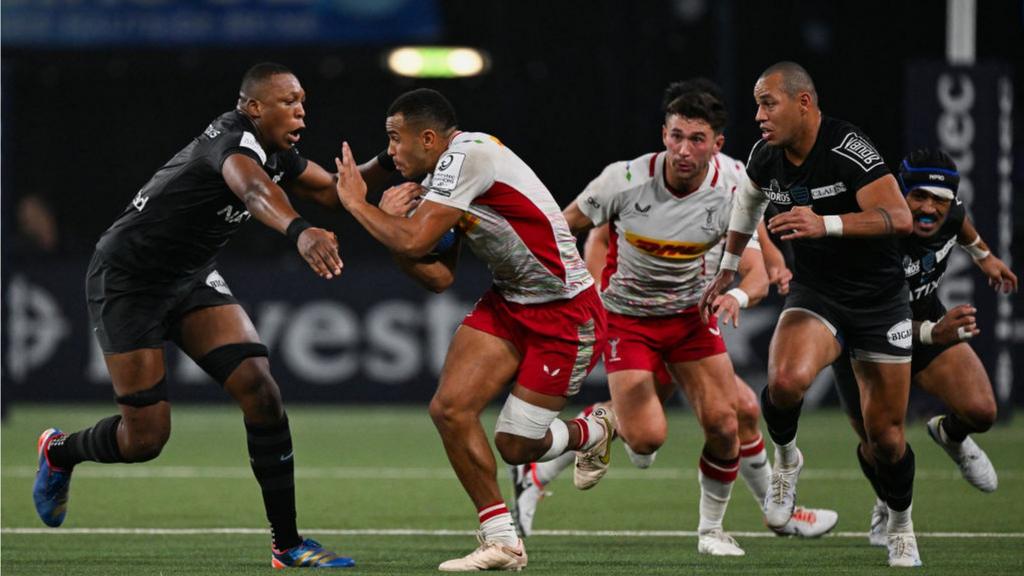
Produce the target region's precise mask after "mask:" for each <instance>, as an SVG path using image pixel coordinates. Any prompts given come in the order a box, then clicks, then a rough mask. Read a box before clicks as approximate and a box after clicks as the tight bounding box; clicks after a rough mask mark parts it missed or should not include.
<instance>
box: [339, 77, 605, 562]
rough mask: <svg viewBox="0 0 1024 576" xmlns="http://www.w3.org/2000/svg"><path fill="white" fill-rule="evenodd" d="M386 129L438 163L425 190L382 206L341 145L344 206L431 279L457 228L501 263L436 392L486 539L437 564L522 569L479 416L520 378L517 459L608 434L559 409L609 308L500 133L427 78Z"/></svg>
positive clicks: (439, 415) (505, 415)
mask: <svg viewBox="0 0 1024 576" xmlns="http://www.w3.org/2000/svg"><path fill="white" fill-rule="evenodd" d="M386 127H387V132H388V138H389V145H388V156H389V157H390V159H391V160H392V161H393V163H394V165H395V167H396V168H397V169H398V170H399V171H400V172H401V173H402V175H403V176H405V177H406V178H412V177H417V176H420V175H423V174H428V175H427V176H426V177H425V178H424V180H423V181H422V189H425V190H426V194H425V196H423V198H422V201H421V200H420V194H421V192H422V189H421V187H420V186H419V185H416V184H411V183H409V184H404V185H402V186H398V187H395V188H392V189H390V190H389V191H387V192H385V194H384V197H383V200H382V201H381V207H380V208H378V207H376V206H373V205H371V204H369V203H367V202H366V184H365V183H364V182H363V180H362V178H361V176H360V175H359V172H358V170H357V168H356V164H355V162H354V160H353V158H352V153H351V151H350V150H349V148H348V144H344V145H343V150H342V153H343V158H344V160H338V161H337V164H338V170H339V181H338V196H339V198H340V200H341V203H342V205H343V206H344V207H345V209H346V210H348V211H349V212H350V213H351V214H352V215H353V216H354V217H355V218H356V220H357V221H359V223H360V224H362V225H363V227H364V228H366V230H367V231H368V232H370V234H371V235H373V236H374V237H375V238H376V239H377V240H379V241H380V242H381V243H383V244H384V245H385V246H387V247H388V248H389V249H390V250H391V251H392V252H393V253H394V254H395V256H396V258H397V259H398V261H399V264H400V265H401V266H402V268H403V270H404V271H405V272H407V273H408V274H410V275H411V276H413V277H414V278H416V279H417V280H419V281H420V282H421V283H423V284H424V285H426V286H427V287H428V288H430V289H431V290H434V291H438V292H440V291H442V290H444V289H446V288H447V287H448V286H450V285H451V283H452V282H453V281H454V272H455V260H456V255H457V247H453V248H449V249H447V250H445V249H441V248H439V247H438V242H439V241H440V240H442V239H443V238H444V237H445V236H446V234H447V233H448V231H449V230H450V229H451V228H452V227H453V226H457V227H458V230H459V232H458V234H457V236H458V237H459V238H464V239H465V241H466V242H467V243H468V244H469V246H470V248H472V250H473V251H474V252H475V253H476V254H477V256H478V257H480V258H481V259H482V260H484V261H485V262H486V263H487V265H488V267H489V268H490V269H491V271H492V273H493V274H494V286H493V288H492V289H491V290H489V291H488V292H487V293H485V294H484V296H483V297H482V298H480V300H479V301H478V302H477V304H476V307H475V308H474V309H473V311H471V312H470V313H469V314H468V315H467V316H466V318H465V320H463V323H462V325H461V326H460V327H459V329H458V330H457V331H456V333H455V335H454V337H453V338H452V342H451V345H450V347H449V349H448V356H447V358H446V359H445V365H444V369H443V370H442V373H441V380H440V383H439V385H438V389H437V392H436V394H435V395H434V398H433V400H432V401H431V403H430V415H431V417H432V418H433V420H434V424H435V425H436V426H437V429H438V431H439V432H440V434H441V439H442V441H443V443H444V447H445V451H446V452H447V453H448V459H449V461H450V462H451V464H452V468H453V469H454V470H455V473H456V475H457V476H458V478H459V481H460V482H461V483H462V486H463V488H464V489H465V490H466V492H467V493H468V494H469V497H470V499H471V500H472V501H473V503H474V504H475V505H476V507H477V512H478V518H479V520H480V532H479V540H480V546H479V547H478V548H477V549H476V550H474V551H473V552H471V553H470V554H468V555H467V556H465V557H462V558H456V559H453V560H449V561H447V562H444V563H442V564H441V565H440V566H439V569H440V570H442V571H454V572H464V571H476V570H482V569H505V570H518V569H521V568H522V567H524V566H526V551H525V549H524V548H523V544H522V541H521V540H520V539H519V537H518V536H517V535H516V532H515V527H514V525H513V523H512V518H511V515H510V514H509V512H508V508H507V507H506V505H505V502H504V500H503V499H502V497H501V492H500V490H499V489H498V482H497V479H496V464H495V459H494V455H493V453H492V452H491V449H490V446H489V445H488V441H487V436H486V434H485V433H484V430H483V427H482V426H481V425H480V420H479V415H480V412H481V411H483V409H484V408H485V407H486V406H487V405H488V404H489V403H490V401H491V400H492V399H493V398H494V397H495V396H497V395H498V394H499V393H501V392H502V391H503V390H505V389H506V387H507V386H508V384H509V383H510V382H513V386H512V392H511V394H509V396H508V399H507V401H506V402H505V406H504V408H503V409H502V410H501V413H500V414H499V416H498V422H497V425H496V427H495V434H494V444H495V446H496V447H497V448H498V451H499V452H500V453H501V455H502V458H503V459H504V460H505V461H506V462H508V463H510V464H518V463H527V462H532V461H536V460H541V461H543V460H549V459H551V458H555V457H557V456H559V455H561V454H562V453H564V452H566V451H567V450H589V449H591V448H593V447H595V446H597V447H601V446H606V445H607V444H608V442H609V441H610V439H611V436H612V434H613V433H614V430H613V429H612V424H611V417H610V415H609V414H607V412H606V411H604V410H601V411H595V412H594V413H593V414H590V415H588V416H586V417H583V418H576V419H572V420H569V421H563V420H559V419H558V418H557V416H558V412H559V410H561V409H562V407H563V406H564V405H565V403H566V402H567V399H568V397H569V396H572V395H573V394H575V393H576V392H577V391H578V390H579V387H580V385H581V384H582V382H583V379H584V377H585V376H586V375H587V373H588V372H589V371H590V369H591V368H592V367H593V366H594V364H595V363H596V362H597V359H598V357H599V356H600V354H601V353H602V351H603V349H604V345H605V315H604V309H603V307H602V306H601V301H600V297H599V296H598V294H597V291H596V290H595V289H594V286H593V284H594V282H593V279H592V278H591V277H590V274H589V273H588V272H587V270H586V266H585V265H584V263H583V259H582V258H581V257H580V254H579V251H578V250H577V248H576V241H575V238H573V236H572V234H570V232H569V226H568V224H567V223H566V221H565V218H564V217H563V216H562V213H561V211H560V209H559V206H558V204H557V203H556V202H555V200H554V198H553V197H552V196H551V194H550V192H548V190H547V188H546V187H545V186H544V184H543V183H541V181H540V179H538V178H537V176H536V174H534V173H533V171H532V170H531V169H530V168H529V166H527V165H526V163H524V162H523V161H522V160H521V159H520V158H519V157H518V156H516V155H515V154H514V153H513V152H512V151H511V150H509V149H508V148H507V147H505V146H504V145H502V144H501V142H500V141H498V139H496V138H494V137H493V136H490V135H487V134H483V133H479V132H462V131H459V130H458V129H457V128H456V120H455V112H454V110H453V109H452V106H451V104H450V103H449V102H448V101H447V100H446V99H445V98H444V96H442V95H441V94H440V93H438V92H436V91H434V90H427V89H418V90H413V91H411V92H407V93H405V94H403V95H402V96H400V97H399V98H398V99H397V100H395V102H394V103H393V104H392V105H391V108H390V109H389V110H388V118H387V121H386ZM378 159H380V157H378ZM413 208H415V209H416V210H415V213H414V214H412V216H411V217H406V216H405V215H406V214H407V213H408V212H409V211H410V210H411V209H413ZM446 243H447V242H446ZM458 243H459V240H458V239H456V245H457V244H458Z"/></svg>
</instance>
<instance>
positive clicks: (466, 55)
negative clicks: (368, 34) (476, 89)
mask: <svg viewBox="0 0 1024 576" xmlns="http://www.w3.org/2000/svg"><path fill="white" fill-rule="evenodd" d="M387 64H388V69H390V70H391V71H392V72H394V73H395V74H398V75H399V76H408V77H411V78H465V77H467V76H477V75H479V74H482V73H483V72H485V71H486V70H487V69H488V68H489V67H490V58H489V57H488V56H487V54H486V53H484V52H482V51H480V50H477V49H476V48H467V47H462V46H402V47H400V48H395V49H394V50H392V51H391V52H389V53H388V57H387Z"/></svg>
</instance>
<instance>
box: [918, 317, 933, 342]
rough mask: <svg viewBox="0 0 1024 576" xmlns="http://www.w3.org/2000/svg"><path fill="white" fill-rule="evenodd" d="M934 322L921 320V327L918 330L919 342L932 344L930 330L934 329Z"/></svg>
mask: <svg viewBox="0 0 1024 576" xmlns="http://www.w3.org/2000/svg"><path fill="white" fill-rule="evenodd" d="M935 324H936V323H935V322H931V321H929V320H925V321H924V322H921V329H920V331H919V332H918V334H919V336H920V338H921V344H932V330H934V329H935Z"/></svg>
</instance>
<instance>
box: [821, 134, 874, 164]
mask: <svg viewBox="0 0 1024 576" xmlns="http://www.w3.org/2000/svg"><path fill="white" fill-rule="evenodd" d="M832 151H833V152H835V153H836V154H839V155H840V156H843V157H844V158H848V159H850V160H851V161H852V162H853V163H854V164H856V165H857V166H860V168H861V170H863V171H865V172H870V171H871V170H873V169H874V168H875V167H877V166H882V165H884V164H885V163H884V162H882V155H881V154H879V153H878V151H877V150H875V147H874V146H872V145H871V143H870V142H868V141H867V140H866V139H864V138H863V137H861V136H860V135H859V134H857V133H856V132H850V133H849V134H847V135H846V136H845V137H844V138H843V141H842V142H841V143H840V144H839V146H836V147H835V148H833V149H832Z"/></svg>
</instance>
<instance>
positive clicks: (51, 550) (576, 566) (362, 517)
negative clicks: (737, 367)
mask: <svg viewBox="0 0 1024 576" xmlns="http://www.w3.org/2000/svg"><path fill="white" fill-rule="evenodd" d="M110 412H111V408H109V407H83V406H31V407H30V406H14V407H13V409H11V411H10V413H9V414H8V416H7V419H6V420H5V422H4V426H3V433H2V458H0V464H2V469H0V489H2V492H0V494H2V498H0V525H2V526H3V529H4V530H3V534H2V551H0V569H2V571H3V573H4V574H40V575H42V574H45V575H56V574H140V575H148V574H261V573H266V574H269V573H271V572H272V571H271V569H270V568H269V550H268V546H267V545H268V536H266V535H263V534H191V535H177V534H175V535H97V534H74V533H68V532H67V531H66V530H63V529H56V530H49V531H47V532H46V533H44V534H24V533H12V532H11V529H16V528H38V527H42V524H41V523H40V522H39V520H38V519H37V518H36V516H35V512H34V510H33V507H32V503H31V497H30V495H29V492H30V491H31V484H32V470H33V469H34V465H35V455H34V447H35V438H36V436H37V435H38V433H39V432H40V431H41V430H42V429H43V428H46V427H47V426H51V425H58V426H60V427H61V428H63V429H64V430H68V431H71V430H77V429H79V428H82V427H85V426H88V425H90V424H92V423H94V422H95V421H96V420H97V419H99V418H101V417H103V416H104V415H107V414H108V413H110ZM289 414H290V418H291V422H292V430H293V433H294V438H295V448H296V458H297V460H296V464H297V469H298V479H297V489H298V496H299V521H300V527H302V528H304V529H306V530H309V531H310V532H311V533H312V535H313V536H315V537H317V538H318V539H320V540H321V541H323V542H324V543H325V544H327V545H329V547H330V548H334V549H337V550H338V551H341V552H345V553H349V554H352V555H353V556H355V557H356V559H357V561H358V563H359V566H358V568H356V569H355V570H354V571H351V572H352V573H358V574H364V573H366V574H430V573H434V571H435V567H436V565H437V564H438V563H439V562H441V561H443V560H445V559H447V558H450V557H454V556H457V555H461V554H464V553H466V552H468V551H469V550H470V549H472V547H473V546H474V544H475V543H474V541H473V539H472V537H471V536H469V535H458V534H457V535H444V536H438V535H412V536H408V535H404V536H396V535H339V534H331V533H329V532H328V533H323V534H318V533H317V530H326V531H331V530H334V531H337V530H358V529H418V530H423V531H433V530H454V531H463V532H466V533H468V532H469V531H471V530H473V529H474V528H475V524H476V522H475V514H474V510H473V507H472V505H471V504H470V502H469V501H468V499H467V498H466V496H465V495H464V494H463V492H462V490H461V487H460V486H459V484H458V482H457V481H456V480H455V478H454V475H452V474H451V472H450V471H449V470H448V467H447V460H446V459H445V456H444V452H443V450H442V449H441V446H440V441H439V440H438V438H437V435H436V433H435V432H434V430H433V426H432V425H431V422H430V419H429V417H428V416H427V415H426V410H425V408H418V407H417V408H364V407H360V408H333V407H332V408H312V407H299V406H292V407H290V409H289ZM493 417H494V414H493V413H492V414H489V415H488V417H487V418H485V426H486V427H487V428H488V429H490V427H491V426H492V425H493ZM909 438H910V441H911V442H912V443H913V444H914V446H915V451H916V452H917V462H918V464H917V465H918V471H919V479H918V482H917V484H916V490H915V504H914V521H915V527H916V529H917V531H918V532H919V533H921V534H926V533H932V532H975V533H977V532H1000V533H1018V534H1019V533H1021V532H1024V504H1022V503H1021V501H1022V496H1024V424H1022V423H1020V422H1019V421H1018V422H1016V423H1013V424H1011V425H1004V426H998V427H997V428H995V429H994V430H992V431H991V432H990V433H988V434H986V435H984V436H982V437H980V443H981V444H982V445H983V446H984V448H985V449H986V450H987V451H988V453H989V455H990V456H991V457H992V460H993V461H994V462H995V464H996V467H997V469H998V470H999V472H1000V487H999V490H998V491H997V492H995V493H994V494H982V493H980V492H978V491H976V490H974V489H973V488H971V487H970V486H968V485H967V484H966V483H965V482H963V481H962V480H961V479H959V477H958V475H957V472H956V470H955V468H954V467H953V465H952V463H951V462H949V460H948V459H947V458H946V456H945V454H944V453H942V452H941V451H940V450H939V449H938V448H937V447H936V446H934V445H933V444H932V443H931V441H930V440H928V438H927V436H926V434H925V433H924V429H923V424H922V423H920V422H918V423H915V424H913V425H912V426H911V428H910V431H909ZM700 444H701V442H700V434H699V430H698V428H697V426H696V423H695V421H694V420H693V418H692V417H691V416H689V415H688V414H687V413H685V412H681V411H680V412H672V414H671V426H670V438H669V441H668V443H667V445H666V446H665V447H664V448H663V449H662V450H661V451H660V453H659V456H658V461H657V463H656V464H655V466H654V467H653V468H652V469H651V470H650V471H649V472H647V473H642V472H638V471H635V470H633V469H632V468H631V467H629V465H628V461H627V460H626V458H625V457H624V454H623V453H622V451H621V449H619V448H616V450H615V452H614V453H613V464H612V471H611V473H610V474H609V476H608V477H607V478H606V479H605V480H604V481H603V482H602V483H601V485H600V486H598V487H596V488H595V489H594V490H592V491H590V492H585V493H584V492H578V491H576V490H575V489H574V488H573V487H572V484H571V480H570V475H569V474H568V473H567V474H565V475H564V476H563V477H562V478H559V479H558V480H556V481H555V482H553V483H552V484H551V486H550V489H551V491H552V492H553V493H554V495H553V496H552V497H549V498H547V499H545V500H544V501H543V502H542V503H541V508H540V510H539V512H538V516H537V520H536V522H535V528H536V529H538V530H587V531H593V530H609V531H620V530H672V531H692V530H694V529H695V528H696V524H697V500H698V495H699V491H698V487H697V483H696V472H695V465H696V462H697V457H698V453H699V449H700ZM800 444H801V447H802V449H803V451H804V453H805V455H806V457H807V462H808V464H807V468H805V473H804V476H803V478H802V479H801V482H800V501H801V503H804V504H807V505H813V506H820V507H831V508H834V509H836V510H838V511H839V513H840V524H839V527H838V528H837V531H842V532H864V531H865V530H866V528H867V520H868V513H869V510H870V506H871V503H872V501H873V496H872V495H871V493H870V489H869V488H868V486H867V484H866V482H865V481H864V480H863V479H861V478H860V477H859V470H858V467H857V464H856V462H855V461H854V456H853V446H854V440H853V436H852V433H851V432H850V431H849V430H848V429H847V427H846V425H845V420H844V419H843V418H842V417H841V416H840V415H839V414H837V413H834V412H817V413H808V414H806V415H805V416H804V417H803V420H802V421H801V432H800ZM247 466H248V459H247V455H246V451H245V439H244V430H243V428H242V425H241V417H240V415H239V414H238V413H237V411H236V410H234V409H233V408H229V407H187V406H177V407H176V408H175V413H174V421H173V432H172V437H171V441H170V443H169V444H168V445H167V447H166V448H165V450H164V453H163V454H162V455H161V456H160V458H159V459H157V460H156V461H154V462H151V463H148V464H137V465H131V466H125V465H118V466H100V465H96V464H91V463H88V464H84V465H82V466H81V467H79V468H78V469H77V470H76V477H75V480H74V483H73V487H72V493H71V503H70V508H69V514H68V519H67V521H66V522H65V525H64V526H65V528H68V529H75V528H191V529H213V528H248V529H260V528H262V527H263V526H264V525H265V521H264V519H263V511H262V505H261V504H260V500H259V490H258V487H257V485H256V483H255V481H254V480H252V478H251V477H250V476H249V474H248V471H247ZM114 471H116V472H119V473H123V474H124V475H125V477H110V473H111V472H114ZM131 474H137V475H139V476H142V477H131V476H130V475H131ZM196 476H198V477H196ZM409 476H411V477H412V478H410V477H409ZM499 480H500V481H501V482H502V486H503V489H504V490H505V492H506V494H509V493H510V492H511V490H510V488H509V486H508V483H507V479H506V475H505V471H504V468H503V467H502V468H500V469H499ZM726 528H727V529H729V530H733V531H751V532H754V531H757V532H762V531H763V529H762V527H761V520H760V515H759V513H758V511H757V507H756V506H755V504H754V502H753V499H752V498H751V497H750V494H749V492H748V491H747V490H746V488H745V486H743V484H742V482H738V483H737V486H736V489H735V491H734V498H733V501H732V503H731V505H730V508H729V513H728V515H727V516H726ZM738 539H739V541H740V544H741V545H742V546H743V547H744V548H745V549H746V551H747V556H746V557H745V558H740V559H712V558H707V557H702V556H699V555H698V554H697V552H696V540H695V538H693V537H686V536H672V537H665V536H660V537H651V536H642V537H641V536H635V537H634V536H621V535H619V536H596V535H587V536H546V535H537V536H534V537H532V538H530V539H529V540H528V541H527V550H528V553H529V555H530V564H529V568H528V570H529V571H530V572H534V573H545V574H587V575H596V574H682V573H699V574H727V573H737V574H738V573H744V574H821V573H835V574H865V573H881V572H888V571H889V569H888V568H886V567H885V552H884V549H880V548H873V547H870V546H868V545H867V541H866V539H864V538H861V537H829V538H824V539H821V540H818V541H811V542H808V541H799V540H794V539H781V538H754V537H745V538H744V537H740V538H738ZM919 543H920V548H921V553H922V557H923V559H924V562H925V564H926V571H925V572H926V573H927V574H957V575H961V574H1022V573H1024V538H1020V537H1019V536H1018V537H1015V538H1000V537H992V538H970V539H966V538H939V537H935V536H932V537H929V536H922V537H921V538H920V540H919Z"/></svg>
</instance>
